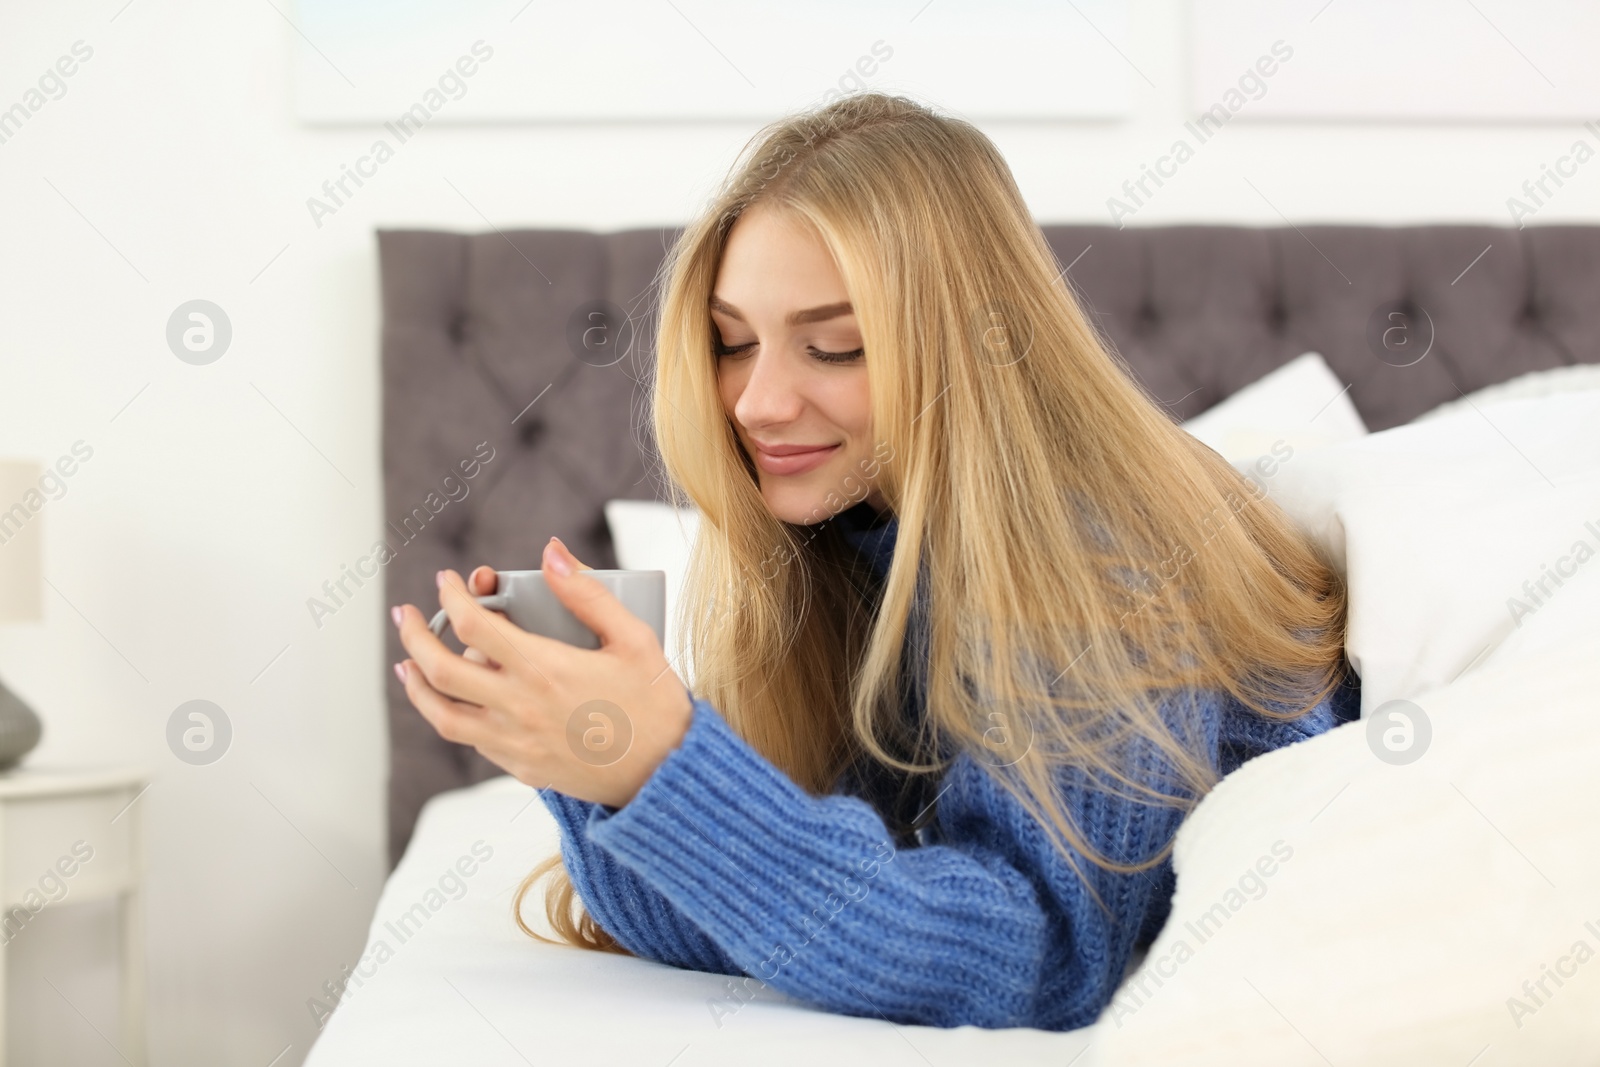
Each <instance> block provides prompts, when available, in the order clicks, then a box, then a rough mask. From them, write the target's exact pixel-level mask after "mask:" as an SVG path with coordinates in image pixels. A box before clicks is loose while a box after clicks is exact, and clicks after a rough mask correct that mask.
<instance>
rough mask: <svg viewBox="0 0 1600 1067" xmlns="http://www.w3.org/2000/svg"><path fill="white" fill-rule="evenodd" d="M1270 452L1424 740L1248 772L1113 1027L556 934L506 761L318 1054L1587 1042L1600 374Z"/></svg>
mask: <svg viewBox="0 0 1600 1067" xmlns="http://www.w3.org/2000/svg"><path fill="white" fill-rule="evenodd" d="M1263 481H1264V482H1265V484H1266V485H1267V486H1268V489H1269V491H1270V492H1271V493H1272V495H1273V497H1274V498H1275V499H1277V500H1279V501H1280V502H1281V503H1282V504H1283V505H1284V506H1285V507H1286V508H1287V509H1288V510H1289V511H1290V512H1291V514H1293V515H1294V516H1295V517H1296V518H1297V520H1299V521H1300V522H1301V523H1302V524H1303V525H1304V526H1305V528H1306V529H1308V530H1309V531H1310V532H1311V533H1312V534H1313V535H1314V536H1316V537H1317V538H1318V539H1319V540H1320V541H1321V542H1322V543H1323V544H1325V545H1326V546H1327V547H1328V549H1329V551H1330V553H1333V554H1334V556H1335V558H1336V559H1337V560H1338V561H1339V563H1340V564H1341V566H1343V567H1344V568H1345V570H1346V572H1347V576H1348V579H1349V583H1350V594H1351V611H1350V628H1349V635H1348V650H1349V654H1350V656H1351V659H1352V661H1353V662H1355V663H1356V665H1357V666H1358V668H1360V670H1361V673H1362V678H1363V704H1362V711H1363V714H1364V715H1367V716H1372V715H1373V713H1374V712H1375V711H1379V710H1380V705H1383V704H1385V703H1387V702H1389V701H1391V700H1397V699H1405V700H1408V701H1411V702H1412V704H1413V705H1414V706H1415V708H1417V709H1420V711H1421V717H1422V718H1425V719H1426V722H1427V725H1428V727H1429V728H1430V730H1431V737H1429V738H1428V739H1427V741H1426V744H1425V747H1416V748H1414V749H1413V752H1420V756H1417V758H1415V759H1413V760H1412V761H1411V762H1408V763H1400V764H1397V763H1393V762H1386V761H1385V760H1383V759H1380V758H1379V757H1378V755H1377V754H1376V752H1378V751H1389V752H1391V758H1393V756H1392V749H1384V735H1383V734H1381V733H1380V734H1377V735H1371V731H1369V725H1371V720H1370V719H1369V720H1367V721H1363V722H1359V723H1352V724H1349V725H1347V726H1344V727H1341V728H1340V729H1338V730H1335V731H1333V732H1331V733H1329V734H1326V735H1324V736H1321V737H1318V738H1315V739H1313V740H1311V741H1307V742H1305V743H1302V744H1298V745H1294V746H1291V747H1290V748H1287V749H1283V750H1281V751H1278V752H1274V753H1270V754H1268V755H1266V756H1263V757H1261V758H1259V759H1256V760H1252V761H1251V762H1249V763H1247V764H1246V765H1245V766H1243V767H1242V768H1240V769H1239V770H1238V771H1237V772H1236V773H1234V774H1233V775H1230V776H1229V777H1228V778H1227V779H1225V780H1224V781H1223V782H1222V783H1221V784H1220V785H1219V786H1218V787H1217V788H1216V789H1215V790H1214V791H1213V792H1212V793H1211V794H1209V795H1208V796H1207V797H1206V798H1205V800H1204V801H1203V802H1202V803H1201V804H1200V806H1199V807H1198V808H1197V809H1196V810H1195V812H1194V813H1193V815H1192V816H1191V817H1190V818H1189V819H1188V820H1187V821H1186V822H1185V823H1184V825H1183V827H1182V829H1181V830H1180V832H1179V834H1178V840H1177V845H1176V852H1175V865H1176V867H1177V871H1178V888H1177V894H1176V896H1175V898H1174V901H1173V912H1172V917H1171V919H1170V920H1169V921H1168V923H1167V925H1166V927H1165V929H1164V930H1163V931H1162V934H1161V936H1160V938H1159V939H1158V940H1157V942H1156V943H1155V944H1154V945H1153V946H1152V947H1151V949H1150V952H1149V953H1148V955H1147V956H1146V958H1145V960H1144V962H1143V965H1142V966H1141V967H1140V968H1139V969H1138V970H1137V971H1136V972H1134V973H1133V974H1132V975H1130V976H1129V978H1128V979H1127V980H1126V981H1125V982H1124V983H1123V986H1122V988H1121V990H1120V991H1119V993H1118V995H1117V997H1116V999H1115V1000H1113V1002H1112V1004H1111V1006H1110V1007H1109V1008H1108V1009H1107V1010H1106V1012H1105V1013H1104V1014H1103V1015H1102V1016H1101V1018H1100V1020H1099V1021H1098V1022H1097V1023H1096V1024H1095V1025H1094V1026H1092V1027H1088V1028H1085V1029H1083V1030H1079V1031H1075V1032H1072V1033H1067V1034H1051V1033H1044V1032H1041V1031H1033V1030H1006V1031H983V1030H978V1029H975V1028H971V1027H964V1028H960V1029H954V1030H940V1029H935V1028H928V1027H916V1026H896V1025H891V1024H889V1023H887V1022H884V1021H881V1020H871V1019H857V1018H849V1017H843V1016H837V1015H830V1014H827V1013H823V1012H817V1011H813V1010H810V1009H808V1008H805V1007H803V1006H801V1005H798V1004H796V1003H794V1002H791V1001H789V1000H787V999H786V998H784V997H782V996H780V995H778V994H776V993H773V992H770V991H767V992H764V993H763V994H762V995H761V996H760V997H758V998H757V999H755V1000H754V1001H751V1002H749V1003H744V1002H742V1001H740V1000H738V999H730V992H729V986H728V980H727V979H725V978H723V977H721V976H717V975H706V974H696V973H691V972H685V971H679V970H676V969H673V968H670V967H665V966H660V965H657V964H653V963H649V962H645V961H641V960H636V959H629V958H622V957H617V956H609V955H600V954H596V953H589V952H582V951H579V950H575V949H567V948H563V947H558V946H551V945H545V944H541V943H537V942H533V941H531V940H529V939H528V938H526V937H525V936H524V935H523V934H521V933H520V932H519V931H518V930H517V929H516V928H515V927H514V926H513V924H512V922H511V918H510V911H509V908H510V903H509V902H510V896H511V893H512V890H513V889H514V887H515V885H516V883H517V882H518V881H519V880H520V878H521V876H522V875H523V873H525V872H526V870H528V869H529V868H530V867H532V866H533V864H534V863H536V862H537V861H538V860H539V859H540V858H542V857H543V856H545V855H548V854H549V853H551V852H552V851H554V850H555V849H556V848H557V837H556V831H555V827H554V825H553V824H552V823H551V821H550V820H549V818H548V817H547V815H546V814H545V811H544V808H543V806H542V805H541V804H539V803H538V801H537V797H536V796H535V794H534V792H533V791H532V790H531V789H529V788H527V787H526V786H523V785H521V784H520V783H518V782H516V781H514V780H512V779H510V778H508V777H505V778H497V779H494V780H491V781H489V782H485V783H483V784H482V785H479V786H476V787H474V788H471V789H465V790H457V791H454V792H452V793H446V794H442V795H440V796H438V797H436V798H434V799H433V800H432V801H430V802H429V804H428V805H427V807H426V808H425V809H424V811H423V814H422V818H421V820H420V822H419V824H418V827H417V832H416V835H415V837H414V838H413V840H412V843H411V846H410V848H409V850H408V851H407V853H406V856H405V858H404V860H403V861H402V862H401V864H400V866H399V867H398V868H397V869H396V870H395V872H394V874H393V875H392V876H391V877H390V879H389V882H388V884H387V885H386V886H385V889H384V892H383V896H382V898H381V899H380V902H379V906H378V909H377V914H376V915H375V917H374V920H373V923H372V927H371V931H370V933H369V938H368V945H367V951H366V954H365V955H364V957H363V962H362V964H361V965H360V966H359V967H358V969H357V971H356V974H357V976H358V977H359V981H360V984H359V985H357V984H356V981H355V980H352V982H351V985H350V987H349V990H348V992H347V994H346V996H345V999H344V1001H343V1002H342V1003H341V1004H340V1005H339V1007H338V1010H337V1011H336V1012H335V1013H334V1015H333V1016H332V1018H331V1019H330V1020H329V1021H328V1023H327V1026H326V1029H325V1030H324V1032H323V1035H322V1037H321V1039H320V1040H319V1042H318V1043H317V1045H316V1046H315V1047H314V1048H313V1050H312V1053H311V1055H310V1058H309V1059H308V1060H307V1061H306V1062H307V1063H308V1064H310V1065H312V1067H347V1065H355V1064H384V1065H407V1064H419V1065H420V1064H437V1063H475V1064H477V1063H483V1064H490V1063H506V1064H513V1063H519V1062H527V1063H534V1064H544V1063H569V1062H578V1063H606V1064H609V1063H617V1064H660V1065H663V1067H664V1065H667V1064H673V1065H674V1067H689V1065H694V1064H713V1063H729V1064H732V1063H747V1062H751V1061H753V1060H755V1059H756V1058H757V1057H759V1059H760V1062H764V1063H776V1064H790V1063H794V1064H800V1063H806V1064H813V1063H818V1064H826V1065H828V1067H840V1065H844V1064H854V1063H861V1064H867V1063H871V1064H874V1065H884V1064H897V1063H905V1064H919V1065H921V1064H936V1065H944V1064H967V1063H974V1062H983V1063H988V1062H996V1063H1021V1064H1031V1063H1039V1064H1045V1063H1049V1064H1056V1065H1065V1064H1075V1065H1076V1067H1093V1065H1102V1067H1111V1065H1124V1064H1213V1063H1215V1064H1229V1065H1241V1064H1263V1065H1273V1067H1292V1065H1296V1064H1308V1065H1327V1064H1337V1065H1341V1067H1342V1065H1344V1064H1361V1065H1376V1064H1397V1065H1399V1064H1404V1065H1412V1064H1450V1065H1460V1067H1468V1065H1470V1067H1494V1065H1511V1064H1537V1065H1562V1064H1588V1063H1593V1062H1595V1060H1596V1057H1597V1056H1600V822H1597V820H1600V773H1597V772H1600V395H1597V394H1592V393H1591V394H1583V393H1578V394H1570V395H1566V396H1556V397H1550V398H1546V399H1541V400H1530V401H1514V402H1508V403H1504V404H1499V405H1496V406H1494V407H1492V408H1483V409H1482V410H1470V411H1466V412H1463V413H1460V414H1457V415H1453V416H1451V417H1448V418H1441V419H1438V420H1431V421H1429V422H1427V423H1424V424H1418V425H1415V426H1410V427H1402V428H1399V429H1396V430H1392V431H1386V432H1384V433H1379V434H1373V435H1370V436H1369V437H1365V438H1362V439H1360V440H1358V441H1353V442H1349V443H1347V444H1341V445H1338V446H1334V447H1330V448H1325V449H1314V450H1304V449H1302V450H1300V451H1298V452H1296V453H1295V454H1294V455H1292V456H1291V457H1290V458H1289V459H1288V460H1287V461H1284V462H1282V463H1280V464H1277V465H1276V466H1275V467H1274V469H1273V472H1272V474H1271V475H1270V476H1268V477H1264V478H1263ZM1584 546H1587V548H1588V551H1587V552H1585V551H1584ZM1557 579H1559V581H1557ZM1519 603H1520V605H1521V607H1519ZM1411 715H1412V718H1413V719H1415V718H1417V716H1416V715H1415V713H1411ZM1396 721H1397V720H1393V719H1388V718H1384V717H1380V718H1379V725H1380V726H1386V727H1387V726H1392V724H1393V723H1394V722H1396ZM1417 725H1418V724H1417V723H1415V722H1413V723H1412V726H1413V734H1412V742H1413V744H1414V745H1417V746H1420V745H1421V744H1422V743H1421V741H1420V740H1419V739H1420V738H1422V737H1423V731H1421V730H1417V729H1415V728H1416V727H1417ZM1369 735H1370V736H1369ZM1390 743H1391V745H1392V744H1393V743H1394V741H1393V737H1391V738H1390ZM468 870H470V871H471V872H472V873H471V874H467V873H465V872H466V871H468ZM539 910H540V909H539V908H538V906H537V902H536V901H531V900H530V901H529V902H528V904H527V906H526V909H525V914H527V915H529V916H530V918H532V917H533V916H534V915H535V914H537V913H538V911H539ZM731 1005H737V1007H736V1010H733V1011H729V1008H730V1006H731Z"/></svg>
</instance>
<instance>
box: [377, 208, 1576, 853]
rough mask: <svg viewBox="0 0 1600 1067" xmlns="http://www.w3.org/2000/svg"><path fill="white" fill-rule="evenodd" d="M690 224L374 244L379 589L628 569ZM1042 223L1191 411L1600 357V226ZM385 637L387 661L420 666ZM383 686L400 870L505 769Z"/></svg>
mask: <svg viewBox="0 0 1600 1067" xmlns="http://www.w3.org/2000/svg"><path fill="white" fill-rule="evenodd" d="M679 232H680V231H678V230H676V229H652V230H632V231H625V232H620V233H593V232H587V231H574V230H524V231H513V232H509V233H501V232H498V231H497V232H494V233H489V234H455V233H439V232H432V231H404V230H389V231H381V232H380V233H379V234H378V252H379V260H380V270H381V275H382V299H383V338H382V355H383V468H384V519H385V522H386V529H385V538H386V540H387V542H388V544H389V546H390V548H391V551H392V552H393V558H392V559H391V560H390V562H389V563H388V565H387V566H386V567H385V568H384V574H385V581H386V584H387V590H386V594H385V595H386V598H387V602H388V603H391V604H394V603H401V602H406V601H409V602H411V603H414V604H418V605H423V606H427V605H431V604H434V603H436V601H437V596H436V594H435V592H434V587H433V585H432V575H433V573H434V572H435V571H437V570H439V569H441V568H445V567H453V568H455V569H456V570H457V571H460V572H461V573H463V574H464V573H466V572H467V571H468V570H469V569H470V568H471V567H473V566H476V565H477V564H480V563H491V564H493V565H494V566H497V567H504V568H511V567H526V566H532V565H535V564H536V563H537V557H538V552H539V551H540V549H541V547H542V546H543V543H544V542H545V541H546V540H547V539H548V538H549V537H550V535H551V534H555V535H557V536H559V537H561V538H562V540H564V541H565V542H566V543H567V544H568V545H570V546H571V547H572V549H573V551H574V552H576V553H577V555H578V556H579V557H580V558H581V559H583V560H585V561H586V562H588V563H590V564H591V565H593V566H597V567H609V566H615V565H616V559H615V556H614V554H613V552H612V548H611V543H610V538H609V535H608V533H607V530H606V525H605V520H604V514H603V512H602V507H603V505H604V503H605V501H607V500H609V499H613V498H618V497H625V498H636V499H659V498H662V497H663V493H662V486H661V485H660V483H659V481H658V480H657V479H658V477H659V475H658V474H657V473H656V468H657V465H656V464H655V463H654V462H653V458H654V457H653V453H652V450H651V444H650V441H649V431H648V420H647V403H648V395H649V391H648V385H647V383H648V377H649V374H650V372H651V369H652V360H653V348H652V336H653V333H652V328H653V316H654V310H655V305H654V298H655V294H654V292H653V290H652V285H653V280H654V278H655V275H656V272H657V269H658V268H659V266H660V264H661V262H662V260H663V258H664V257H665V254H666V251H667V249H668V248H669V247H670V245H671V243H672V242H673V240H674V239H675V238H676V237H677V235H678V233H679ZM1044 233H1045V236H1046V238H1047V239H1048V241H1049V243H1050V246H1051V248H1052V249H1053V250H1054V252H1055V255H1056V258H1057V260H1058V262H1059V263H1061V264H1062V265H1063V267H1064V269H1065V271H1066V273H1067V277H1068V278H1069V279H1070V280H1071V282H1072V284H1073V286H1074V287H1075V289H1076V290H1077V292H1078V293H1079V295H1080V297H1081V298H1082V300H1083V302H1084V304H1085V306H1086V308H1087V309H1088V311H1089V313H1090V315H1091V317H1092V318H1093V319H1094V321H1095V322H1096V323H1097V324H1098V326H1099V328H1100V330H1101V332H1102V333H1103V335H1104V336H1106V337H1107V338H1108V339H1109V340H1110V342H1111V343H1112V344H1113V345H1114V346H1115V348H1116V349H1117V351H1119V352H1120V353H1121V354H1122V356H1123V357H1124V358H1125V359H1126V360H1127V362H1128V364H1129V365H1130V367H1131V368H1132V370H1133V372H1134V373H1135V375H1136V376H1137V377H1138V378H1139V379H1140V381H1141V382H1142V384H1143V385H1144V387H1145V388H1146V390H1147V391H1148V392H1149V393H1150V394H1151V395H1152V396H1153V397H1155V398H1156V400H1157V401H1159V402H1160V403H1162V404H1163V405H1165V406H1166V407H1167V409H1168V410H1170V411H1171V412H1172V414H1173V415H1174V416H1175V417H1177V418H1179V419H1184V418H1188V417H1190V416H1192V415H1196V414H1198V413H1199V412H1201V411H1203V410H1205V409H1206V408H1208V407H1210V406H1211V405H1212V404H1215V403H1216V402H1217V401H1219V400H1221V399H1223V398H1224V397H1226V396H1228V395H1229V394H1230V393H1232V392H1234V391H1235V390H1237V389H1239V388H1240V387H1241V386H1244V385H1246V384H1248V383H1250V382H1252V381H1254V380H1255V379H1257V378H1259V377H1261V376H1262V375H1263V374H1265V373H1267V372H1268V371H1270V370H1272V369H1274V368H1276V367H1278V366H1280V365H1282V364H1284V363H1286V362H1288V361H1289V360H1291V359H1293V358H1294V357H1296V356H1298V355H1300V354H1301V353H1303V352H1307V351H1316V352H1320V353H1322V355H1323V357H1324V358H1325V359H1326V360H1327V361H1328V363H1329V365H1330V366H1331V367H1332V368H1333V370H1334V372H1335V373H1336V374H1338V375H1339V376H1340V378H1341V379H1343V380H1344V381H1346V382H1348V383H1350V396H1351V398H1352V400H1353V401H1354V403H1355V406H1356V408H1357V410H1359V411H1360V413H1361V415H1362V418H1363V419H1364V420H1365V421H1366V423H1367V425H1368V427H1370V428H1371V429H1373V430H1382V429H1387V428H1389V427H1391V426H1396V425H1399V424H1401V423H1404V422H1406V421H1408V420H1410V419H1411V418H1413V417H1415V416H1416V415H1418V414H1421V413H1422V412H1423V411H1426V410H1428V409H1429V408H1431V407H1433V406H1435V405H1437V404H1439V403H1442V402H1444V401H1446V400H1453V399H1455V398H1456V397H1458V396H1460V395H1461V394H1462V393H1466V392H1471V391H1472V390H1474V389H1478V388H1481V387H1483V386H1486V385H1491V384H1494V383H1497V382H1501V381H1504V380H1506V379H1508V378H1511V377H1515V376H1516V375H1518V374H1522V373H1525V372H1527V371H1532V370H1541V369H1546V368H1551V367H1558V366H1562V365H1566V364H1573V363H1600V227H1587V226H1549V227H1529V228H1526V229H1522V230H1514V229H1501V228H1495V227H1485V226H1426V227H1420V226H1419V227H1398V228H1382V227H1366V226H1307V227H1298V228H1297V227H1286V228H1267V229H1255V228H1245V227H1224V226H1171V227H1152V228H1130V229H1120V230H1119V229H1115V228H1112V227H1107V226H1045V227H1044ZM1397 310H1398V311H1399V312H1400V313H1401V314H1402V315H1403V316H1405V318H1404V320H1395V319H1393V318H1392V317H1391V316H1390V314H1389V313H1390V312H1393V311H1397ZM1396 321H1404V322H1406V323H1408V325H1409V329H1411V330H1412V331H1413V333H1414V337H1415V338H1416V339H1419V340H1425V339H1427V338H1428V337H1431V340H1432V344H1431V347H1429V348H1428V349H1427V356H1426V358H1423V359H1421V360H1420V361H1418V362H1415V363H1413V364H1411V365H1407V366H1401V365H1398V364H1400V363H1402V362H1409V360H1401V359H1398V358H1395V357H1394V356H1393V355H1392V354H1391V353H1390V352H1388V351H1387V350H1386V349H1385V348H1384V345H1383V342H1382V332H1383V330H1384V329H1386V328H1388V327H1389V326H1390V325H1391V324H1393V323H1394V322H1396ZM585 331H588V332H587V333H586V332H585ZM1415 350H1416V348H1415V346H1413V347H1412V348H1410V349H1408V351H1415ZM575 353H581V356H580V355H575ZM385 632H386V633H387V635H388V637H387V640H388V653H389V659H390V661H391V662H394V661H398V660H400V659H402V658H404V654H403V650H402V649H401V647H400V644H399V641H398V639H397V638H396V636H395V634H394V631H393V628H392V627H387V626H386V627H385ZM384 678H385V679H386V681H387V685H388V689H387V694H388V711H389V737H390V779H389V863H390V866H391V868H392V867H393V866H394V864H396V863H398V862H399V859H400V856H401V854H402V853H403V852H404V851H405V847H406V843H407V842H408V841H409V840H410V836H411V830H412V827H413V825H414V824H415V822H416V818H417V814H418V812H419V811H420V810H421V807H422V805H423V803H424V802H425V801H426V800H427V799H428V798H429V797H431V796H433V795H434V794H435V793H438V792H440V791H442V790H445V789H453V788H456V787H459V786H465V785H470V784H472V783H474V782H478V781H481V780H483V779H485V778H488V777H491V776H494V775H497V774H500V773H502V772H501V771H500V769H499V768H498V767H496V766H495V765H494V764H492V763H490V762H489V761H488V760H486V759H484V758H483V757H482V756H480V755H479V754H478V753H477V752H476V751H475V750H473V749H471V748H466V747H462V746H458V745H455V744H451V743H449V742H446V741H443V740H441V739H440V738H439V736H438V735H437V734H436V733H435V732H434V730H433V728H432V727H431V726H429V725H428V724H427V722H426V721H425V720H424V719H423V718H422V716H421V715H419V714H418V713H417V711H416V710H415V709H414V708H412V707H411V704H410V702H409V701H407V700H406V697H405V693H404V691H403V690H402V689H401V687H400V685H399V683H398V681H397V680H396V679H395V677H394V674H393V672H392V671H390V670H388V668H387V665H385V669H384Z"/></svg>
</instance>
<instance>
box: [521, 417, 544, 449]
mask: <svg viewBox="0 0 1600 1067" xmlns="http://www.w3.org/2000/svg"><path fill="white" fill-rule="evenodd" d="M543 436H544V420H543V419H529V420H528V421H527V422H525V423H523V424H522V426H521V427H520V428H519V429H518V430H517V441H518V442H519V443H520V444H521V445H522V447H523V448H532V447H533V446H534V445H536V444H538V443H539V439H540V438H541V437H543Z"/></svg>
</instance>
